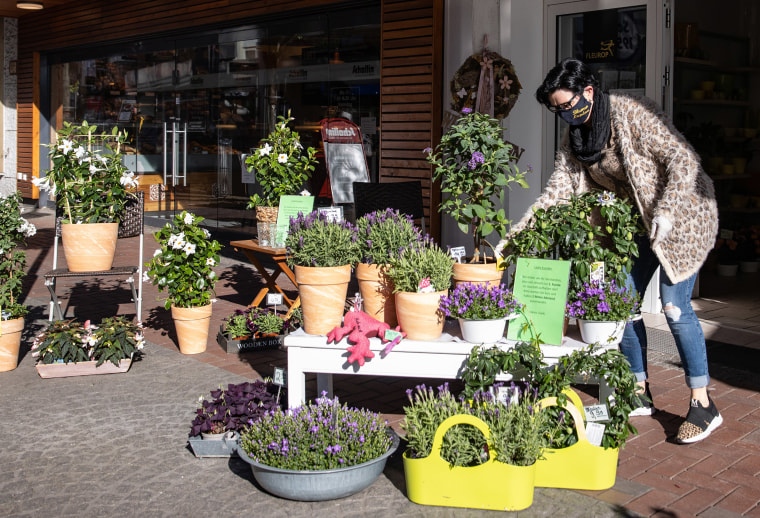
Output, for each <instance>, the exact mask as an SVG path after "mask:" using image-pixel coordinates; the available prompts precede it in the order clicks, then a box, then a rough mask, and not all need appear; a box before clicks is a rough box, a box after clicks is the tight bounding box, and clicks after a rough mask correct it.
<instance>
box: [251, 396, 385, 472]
mask: <svg viewBox="0 0 760 518" xmlns="http://www.w3.org/2000/svg"><path fill="white" fill-rule="evenodd" d="M392 444H393V436H392V434H391V433H390V432H389V429H388V423H387V421H385V420H384V419H382V417H381V416H380V414H377V413H375V412H371V411H369V410H366V409H357V408H353V407H348V406H347V405H346V404H343V405H341V404H340V403H339V402H338V398H335V399H330V398H328V397H327V395H326V393H324V392H323V393H322V397H320V398H318V399H317V400H316V401H315V402H309V403H307V404H305V405H302V406H300V407H297V408H293V409H290V410H286V411H283V410H281V409H279V408H278V409H275V410H273V411H271V412H267V413H266V415H264V416H263V417H262V418H261V419H260V420H258V421H256V422H251V423H250V426H249V427H248V428H247V429H246V430H245V431H244V432H242V433H241V436H240V446H241V448H242V449H243V451H244V452H245V453H246V454H247V455H248V456H249V457H250V458H251V459H253V460H254V461H256V462H258V463H260V464H265V465H267V466H271V467H274V468H281V469H291V470H309V471H313V470H325V469H335V468H347V467H349V466H354V465H357V464H362V463H364V462H368V461H370V460H372V459H376V458H378V457H380V456H382V455H384V454H385V453H387V452H388V450H389V449H390V448H391V446H392Z"/></svg>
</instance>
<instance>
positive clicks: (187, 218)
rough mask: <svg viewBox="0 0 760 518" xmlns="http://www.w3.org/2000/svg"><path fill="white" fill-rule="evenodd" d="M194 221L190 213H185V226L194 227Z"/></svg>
mask: <svg viewBox="0 0 760 518" xmlns="http://www.w3.org/2000/svg"><path fill="white" fill-rule="evenodd" d="M193 220H194V217H193V215H192V214H190V213H189V212H186V213H185V218H184V222H185V225H192V224H193Z"/></svg>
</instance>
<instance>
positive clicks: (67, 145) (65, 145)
mask: <svg viewBox="0 0 760 518" xmlns="http://www.w3.org/2000/svg"><path fill="white" fill-rule="evenodd" d="M72 147H74V143H73V142H72V141H71V140H66V139H63V140H61V143H60V144H59V145H58V149H59V150H60V151H63V154H64V155H67V154H68V153H69V151H71V148H72Z"/></svg>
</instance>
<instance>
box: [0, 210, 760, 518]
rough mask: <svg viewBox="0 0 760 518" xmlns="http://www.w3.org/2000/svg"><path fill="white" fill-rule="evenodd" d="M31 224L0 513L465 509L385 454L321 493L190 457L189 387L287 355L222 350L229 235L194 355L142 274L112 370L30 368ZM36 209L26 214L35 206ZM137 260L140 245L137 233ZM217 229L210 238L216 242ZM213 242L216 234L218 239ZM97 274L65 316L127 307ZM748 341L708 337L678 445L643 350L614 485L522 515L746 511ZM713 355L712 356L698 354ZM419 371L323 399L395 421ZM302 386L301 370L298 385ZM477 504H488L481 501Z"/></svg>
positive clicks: (7, 394)
mask: <svg viewBox="0 0 760 518" xmlns="http://www.w3.org/2000/svg"><path fill="white" fill-rule="evenodd" d="M25 216H30V221H32V222H34V223H35V224H36V225H37V226H38V229H39V231H38V235H37V236H35V237H34V238H33V239H32V240H30V245H29V253H28V269H29V275H28V279H27V280H28V286H27V299H26V300H27V303H28V304H29V305H30V306H31V309H32V313H31V315H30V319H28V323H27V326H26V329H25V337H24V344H23V345H22V349H23V352H22V354H23V357H22V359H21V362H20V365H19V367H18V368H17V369H16V370H14V371H11V372H7V373H1V374H0V393H2V394H3V398H2V402H0V418H2V422H3V423H5V429H6V432H7V433H6V435H5V438H4V440H3V441H2V443H0V461H1V462H0V465H2V466H3V468H4V469H3V472H4V473H5V474H6V477H4V478H3V480H2V482H0V515H3V516H27V515H28V516H53V515H55V516H102V515H117V516H132V515H138V514H140V515H145V514H148V515H149V516H206V515H208V514H209V513H218V514H221V515H242V514H251V512H256V513H257V514H258V513H266V514H269V515H272V516H314V515H316V516H321V515H324V514H327V513H332V514H333V515H335V516H365V515H378V516H390V515H398V516H476V515H482V514H487V513H486V512H482V511H468V510H462V509H453V508H438V507H425V506H419V505H416V504H413V503H411V502H410V501H409V500H408V499H407V498H406V496H405V488H404V479H403V468H402V466H401V461H400V453H401V452H398V453H397V454H396V455H394V457H393V458H392V459H391V461H390V462H389V464H388V467H387V468H386V470H385V473H384V476H382V477H381V478H380V479H379V480H378V481H377V482H376V483H375V484H373V485H372V486H371V487H370V488H368V489H367V490H365V491H363V492H361V493H359V494H357V495H354V496H352V497H350V498H347V499H344V500H339V501H333V502H324V503H300V502H290V501H286V500H282V499H279V498H276V497H273V496H270V495H268V494H267V493H265V492H263V491H261V490H259V489H258V488H257V487H256V485H255V483H254V482H253V480H252V476H251V474H250V470H249V469H248V467H247V465H245V464H244V463H243V462H242V461H240V460H238V459H235V458H231V459H197V458H195V457H194V456H193V454H192V453H191V451H190V450H189V449H188V448H187V446H186V440H187V434H188V431H189V425H190V421H191V420H192V417H193V414H194V410H195V408H196V406H197V399H198V397H199V396H200V395H203V394H207V393H208V392H209V391H210V390H211V389H213V388H215V387H217V386H219V385H220V384H227V383H236V382H241V381H244V380H250V379H257V378H260V377H264V376H271V374H272V370H273V367H274V366H281V367H287V360H286V355H285V353H284V352H283V351H279V350H276V351H263V352H258V353H247V354H240V355H237V354H227V353H226V352H225V351H223V350H222V349H221V347H220V346H218V345H217V344H216V343H215V340H214V337H215V334H216V330H217V329H218V328H219V324H220V323H221V322H222V320H223V319H224V318H225V317H227V316H228V315H229V314H231V313H232V311H233V310H234V309H238V308H242V307H245V305H247V304H248V303H249V302H250V301H251V300H252V299H253V297H254V295H255V293H256V292H257V291H258V290H259V289H260V287H261V286H262V283H261V279H260V278H259V276H258V275H257V274H256V273H255V270H254V269H253V267H252V266H250V265H248V264H247V263H246V262H245V258H244V256H243V255H242V254H237V253H235V252H234V251H232V250H230V249H229V247H228V248H227V249H226V250H225V251H224V259H223V262H222V265H221V267H220V269H219V273H220V276H221V282H219V283H218V284H217V299H218V302H217V303H216V304H215V305H214V310H213V317H212V324H211V335H210V338H209V344H208V348H207V351H206V352H205V353H202V354H199V355H195V356H184V355H182V354H180V353H179V352H178V350H177V347H176V345H175V339H174V331H173V326H172V323H171V319H170V316H169V312H168V311H166V310H165V309H163V306H162V304H161V303H160V302H159V301H158V298H157V296H158V293H157V291H156V290H155V288H154V287H153V286H151V285H145V294H144V302H143V308H144V309H143V320H144V322H145V324H146V326H147V330H146V337H147V339H148V341H149V345H148V347H147V348H146V349H147V350H146V354H145V357H144V358H143V360H142V361H140V362H135V363H134V364H133V366H132V368H131V370H130V371H129V372H128V373H126V374H114V375H107V376H89V377H82V378H63V379H49V380H44V379H41V378H39V377H38V376H37V374H36V371H35V369H34V367H33V364H34V361H33V358H31V355H30V354H28V353H27V351H28V347H29V345H30V344H31V340H32V338H33V336H34V334H35V332H36V331H37V330H39V329H41V328H42V327H43V326H44V325H45V324H46V318H47V315H46V311H47V302H48V300H49V296H48V294H47V289H46V288H45V286H44V283H43V280H42V279H41V278H37V277H36V275H38V274H41V273H42V272H44V271H45V270H46V269H49V268H50V267H51V265H52V257H51V254H52V249H51V248H50V247H51V245H52V240H53V237H52V236H53V234H52V214H51V213H50V211H46V210H45V209H42V210H37V211H36V212H33V213H32V214H31V215H30V214H28V213H27V214H25ZM35 216H36V217H35ZM147 232H148V235H147V236H146V252H145V256H146V259H147V258H149V257H150V256H152V253H153V250H154V249H155V246H154V244H153V242H152V237H151V235H150V232H149V230H148V231H147ZM220 241H221V239H220ZM223 244H226V243H223ZM119 246H120V247H122V248H120V251H125V250H126V252H125V253H120V254H119V255H118V259H117V260H118V261H119V263H118V264H128V263H129V259H130V258H131V257H133V256H134V255H136V254H133V253H132V252H131V251H129V250H128V249H129V248H130V247H133V246H135V242H134V241H131V242H130V241H129V240H125V241H122V242H120V245H119ZM117 284H118V283H116V282H112V281H105V282H104V283H98V282H91V283H86V284H85V285H79V286H77V287H76V288H75V289H74V290H72V292H71V293H70V294H69V293H68V291H67V289H66V286H67V285H66V284H64V283H61V284H59V289H58V292H59V295H60V296H61V298H62V300H65V301H66V302H68V303H69V305H70V307H69V308H68V313H67V316H68V317H72V316H76V317H77V318H79V319H82V320H85V319H87V318H90V319H93V320H98V319H99V318H102V316H107V315H109V314H114V313H118V314H127V315H132V314H134V307H133V305H132V303H131V301H130V300H129V290H128V287H126V285H125V283H124V282H123V281H122V282H121V286H117ZM756 352H757V351H755V350H754V349H751V348H748V347H744V346H741V345H739V346H737V345H731V344H713V345H711V349H710V358H711V374H712V376H713V383H712V384H711V387H710V389H711V395H712V397H713V399H714V400H715V402H716V404H717V405H718V408H719V409H720V411H721V413H722V414H723V416H724V419H725V423H724V425H723V426H722V427H721V428H719V429H718V430H717V431H716V432H715V433H714V434H713V435H712V436H711V437H710V438H708V439H707V440H705V441H703V442H701V443H697V444H694V445H691V446H679V445H676V444H675V443H674V442H673V439H672V437H673V436H674V434H675V431H676V430H677V428H678V425H679V424H680V422H681V420H682V419H683V416H684V415H685V413H686V410H687V405H688V402H687V400H686V397H687V392H686V389H685V386H684V383H683V373H682V370H681V369H680V367H679V365H678V364H677V357H674V355H673V351H671V350H668V349H667V348H665V349H663V350H650V363H651V364H652V365H651V373H650V374H651V384H652V392H653V394H654V400H655V404H656V406H657V408H658V409H660V411H659V412H658V413H657V414H655V416H653V417H651V418H648V417H647V418H635V420H634V421H633V424H634V425H635V426H636V427H637V428H638V429H639V435H638V436H635V437H632V438H630V439H629V441H628V443H627V445H626V447H625V448H624V449H623V450H622V451H621V453H620V465H619V469H618V479H617V483H616V485H615V486H614V487H613V488H612V489H610V490H607V491H570V490H559V489H537V490H536V492H535V498H534V504H533V506H532V507H531V508H530V509H528V510H526V511H523V512H521V513H520V515H521V516H583V517H588V516H635V515H638V514H640V515H644V516H679V517H680V516H705V517H729V516H741V515H745V516H760V508H759V507H758V501H760V395H758V392H759V391H760V384H759V383H758V381H757V380H756V371H757V368H758V367H757V365H758V363H752V362H756V360H757V359H756V358H755V356H754V353H756ZM713 356H715V357H716V358H718V359H719V360H720V362H714V361H712V358H713ZM421 381H424V382H426V383H428V384H431V383H435V382H436V380H410V379H389V378H375V377H371V376H349V375H345V376H335V380H334V386H335V392H336V395H338V396H339V397H340V398H341V400H342V401H346V402H348V403H349V404H352V405H357V406H364V407H367V408H369V409H371V410H374V411H378V412H382V413H383V414H384V415H385V416H386V417H387V418H388V420H389V422H391V424H392V425H394V428H396V429H398V422H399V421H400V420H401V418H402V417H403V409H402V407H403V404H404V401H405V393H404V391H405V389H406V388H410V387H413V386H414V385H415V384H417V383H419V382H421ZM307 391H309V392H307V393H308V394H311V395H314V391H315V383H314V380H313V379H311V380H309V383H308V384H307ZM488 514H490V513H488Z"/></svg>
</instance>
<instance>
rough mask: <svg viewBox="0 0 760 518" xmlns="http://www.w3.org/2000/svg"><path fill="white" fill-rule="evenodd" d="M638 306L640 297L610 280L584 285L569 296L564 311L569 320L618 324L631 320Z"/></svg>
mask: <svg viewBox="0 0 760 518" xmlns="http://www.w3.org/2000/svg"><path fill="white" fill-rule="evenodd" d="M639 305H640V297H639V294H638V293H637V292H636V291H635V290H631V289H628V288H627V287H626V286H618V285H617V283H616V282H615V281H614V280H610V281H608V282H606V283H605V282H602V281H592V282H591V283H588V282H587V283H584V284H583V286H582V287H581V288H580V289H579V290H577V291H574V292H572V293H571V294H570V297H569V299H568V302H567V305H566V309H567V315H568V316H569V317H571V318H578V319H581V320H594V321H614V322H619V321H627V320H631V319H632V318H633V317H634V316H635V315H636V313H637V312H638V310H639Z"/></svg>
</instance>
